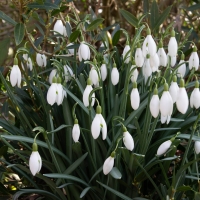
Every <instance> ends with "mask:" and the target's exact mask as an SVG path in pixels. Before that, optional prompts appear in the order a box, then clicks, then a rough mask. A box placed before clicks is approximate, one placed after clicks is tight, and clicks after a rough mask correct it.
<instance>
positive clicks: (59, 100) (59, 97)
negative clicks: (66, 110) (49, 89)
mask: <svg viewBox="0 0 200 200" xmlns="http://www.w3.org/2000/svg"><path fill="white" fill-rule="evenodd" d="M56 89H57V92H56V94H57V97H56V102H57V105H58V106H59V105H60V104H62V100H63V87H62V85H61V84H60V83H57V84H56Z"/></svg>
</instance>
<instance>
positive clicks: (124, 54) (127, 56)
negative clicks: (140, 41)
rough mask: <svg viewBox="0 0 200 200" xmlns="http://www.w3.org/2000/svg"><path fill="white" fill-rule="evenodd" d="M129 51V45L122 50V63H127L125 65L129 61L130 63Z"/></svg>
mask: <svg viewBox="0 0 200 200" xmlns="http://www.w3.org/2000/svg"><path fill="white" fill-rule="evenodd" d="M130 50H131V48H130V46H129V45H126V46H125V48H124V50H123V53H122V56H123V60H124V62H125V63H127V64H128V63H129V61H130Z"/></svg>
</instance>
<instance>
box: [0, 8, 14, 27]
mask: <svg viewBox="0 0 200 200" xmlns="http://www.w3.org/2000/svg"><path fill="white" fill-rule="evenodd" d="M0 19H3V20H5V21H6V22H8V23H10V24H12V25H14V26H15V25H16V24H17V22H16V21H14V20H13V19H12V18H10V17H9V16H8V15H6V14H5V13H4V12H2V11H0Z"/></svg>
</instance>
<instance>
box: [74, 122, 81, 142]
mask: <svg viewBox="0 0 200 200" xmlns="http://www.w3.org/2000/svg"><path fill="white" fill-rule="evenodd" d="M79 137H80V127H79V125H78V124H74V126H73V129H72V138H73V140H74V142H78V140H79Z"/></svg>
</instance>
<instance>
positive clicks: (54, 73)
mask: <svg viewBox="0 0 200 200" xmlns="http://www.w3.org/2000/svg"><path fill="white" fill-rule="evenodd" d="M54 76H55V77H58V74H57V69H53V70H52V71H51V73H50V74H49V83H50V84H52V81H53V77H54Z"/></svg>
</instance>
